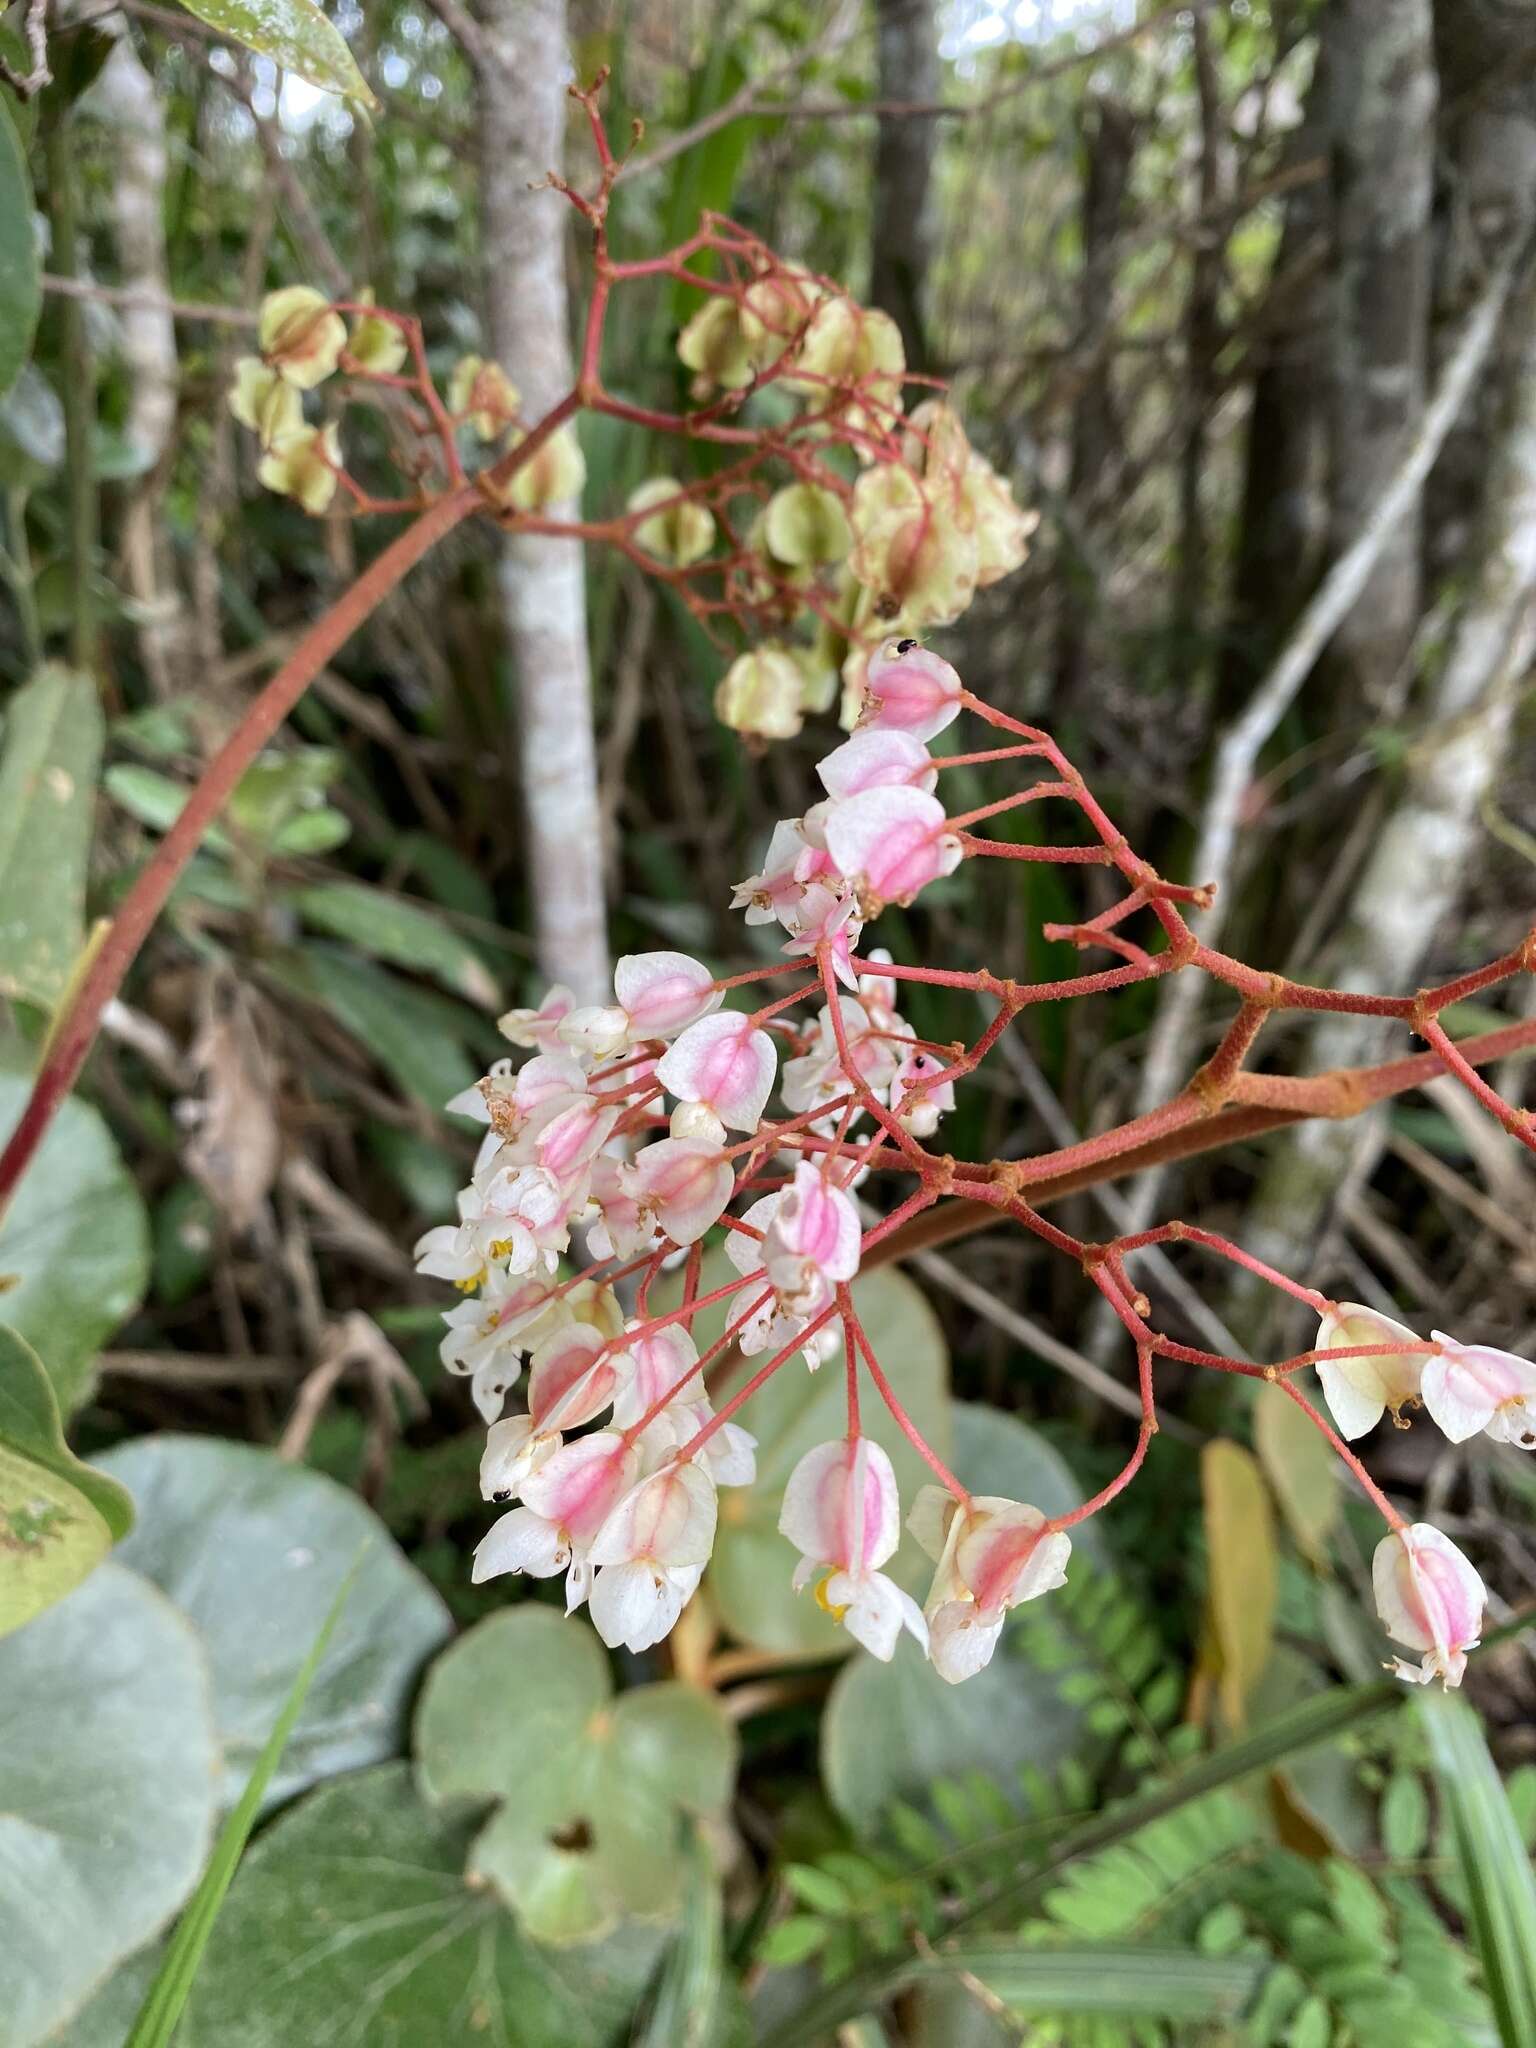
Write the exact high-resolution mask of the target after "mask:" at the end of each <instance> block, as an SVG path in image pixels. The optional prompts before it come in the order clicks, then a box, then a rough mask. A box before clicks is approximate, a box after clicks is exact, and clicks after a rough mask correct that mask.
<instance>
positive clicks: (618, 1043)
mask: <svg viewBox="0 0 1536 2048" xmlns="http://www.w3.org/2000/svg"><path fill="white" fill-rule="evenodd" d="M613 992H614V998H615V1000H614V1001H613V1002H612V1003H608V1004H589V1005H586V1006H584V1007H582V1008H581V1009H576V1010H572V1011H571V1012H570V1014H569V1015H568V1016H567V1017H565V1018H564V1019H563V1021H562V1022H561V1025H560V1036H561V1038H562V1039H563V1040H564V1041H565V1043H566V1044H567V1045H571V1046H575V1047H577V1048H578V1049H579V1050H580V1051H582V1052H584V1053H588V1054H590V1055H591V1056H592V1057H593V1058H594V1059H608V1058H609V1057H610V1056H611V1055H612V1054H614V1053H617V1052H621V1051H622V1050H623V1049H624V1048H625V1047H626V1046H630V1045H640V1044H643V1043H644V1042H645V1040H647V1039H650V1038H671V1037H672V1036H673V1035H674V1033H676V1032H679V1031H681V1030H682V1029H683V1028H684V1027H685V1026H686V1025H689V1024H692V1023H693V1022H695V1020H696V1019H697V1018H700V1017H703V1016H705V1015H707V1013H708V1012H709V1011H711V1010H715V1009H718V1008H719V1006H720V1003H721V1001H722V997H721V994H720V991H719V990H718V989H717V988H716V987H715V981H714V976H713V975H712V974H711V973H710V971H709V969H708V968H707V967H706V966H705V965H704V964H703V962H702V961H699V960H695V959H693V958H692V956H691V955H690V954H687V953H665V952H658V953H626V954H625V956H624V958H623V959H622V960H620V961H619V963H618V965H617V966H616V967H615V968H614V970H613Z"/></svg>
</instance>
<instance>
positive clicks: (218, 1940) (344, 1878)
mask: <svg viewBox="0 0 1536 2048" xmlns="http://www.w3.org/2000/svg"><path fill="white" fill-rule="evenodd" d="M474 1831H475V1824H474V1820H473V1817H471V1816H463V1815H459V1814H450V1813H437V1812H434V1811H433V1810H432V1809H431V1808H430V1807H428V1806H426V1805H425V1804H424V1803H423V1802H422V1800H421V1799H420V1797H419V1796H418V1795H417V1793H416V1791H415V1789H414V1787H413V1785H412V1781H411V1773H410V1768H409V1766H408V1765H405V1764H385V1765H382V1766H380V1767H379V1768H378V1769H376V1770H371V1771H361V1772H357V1773H354V1774H353V1775H351V1776H349V1777H345V1778H339V1779H337V1780H335V1781H334V1782H333V1783H331V1784H328V1785H324V1786H322V1787H321V1788H320V1789H319V1790H318V1791H315V1792H312V1793H311V1794H310V1795H309V1796H308V1798H306V1799H304V1800H302V1801H301V1802H300V1803H299V1804H298V1805H297V1806H295V1807H294V1808H293V1809H292V1810H291V1811H290V1812H288V1813H285V1814H283V1815H282V1816H281V1817H280V1818H279V1819H278V1820H276V1821H275V1822H274V1823H273V1824H272V1826H270V1827H269V1828H268V1829H266V1831H265V1832H264V1833H263V1834H262V1836H261V1837H260V1839H259V1840H258V1841H256V1842H255V1843H254V1844H253V1845H252V1847H251V1850H250V1852H249V1854H248V1855H247V1857H246V1859H245V1862H244V1864H243V1865H242V1866H241V1869H240V1871H239V1874H238V1875H237V1876H236V1878H235V1882H234V1884H233V1886H232V1887H231V1889H230V1893H229V1897H228V1899H227V1900H226V1901H225V1905H224V1910H223V1912H222V1913H221V1914H220V1916H219V1922H218V1925H217V1927H216V1928H215V1929H214V1932H213V1937H212V1939H211V1941H210V1942H209V1944H208V1949H207V1953H206V1956H205V1959H204V1963H203V1967H202V1970H201V1972H200V1973H199V1976H198V1980H197V1983H196V1985H195V1986H194V1988H193V1992H192V1997H191V2000H190V2001H189V2003H188V2006H187V2013H186V2018H185V2020H184V2021H183V2023H182V2029H181V2033H180V2034H179V2036H178V2037H177V2038H178V2048H232V2044H234V2043H237V2042H238V2043H239V2048H297V2044H300V2043H304V2044H307V2043H310V2042H319V2041H326V2040H331V2039H341V2040H351V2041H354V2042H356V2043H358V2044H359V2048H363V2044H372V2043H375V2042H377V2043H380V2044H384V2043H398V2044H399V2048H418V2044H420V2048H429V2044H432V2048H435V2044H437V2043H440V2042H442V2043H447V2042H453V2041H476V2042H478V2041H484V2042H486V2043H488V2044H490V2043H497V2044H503V2048H514V2044H515V2048H615V2044H616V2043H617V2042H619V2041H621V2040H622V2039H623V2038H624V2037H625V2031H626V2023H627V2020H628V2017H629V2014H630V2013H631V2012H632V2011H633V2009H634V2006H635V2003H636V2001H637V1999H638V1998H639V1995H640V1991H641V1988H642V1986H643V1985H644V1983H645V1980H646V1978H647V1977H648V1975H649V1974H650V1971H651V1969H652V1967H653V1965H654V1962H655V1959H656V1956H657V1953H658V1950H659V1948H660V1942H661V1937H660V1936H659V1935H658V1934H657V1933H655V1932H654V1931H652V1930H639V1929H635V1930H626V1931H622V1932H619V1933H615V1934H613V1935H610V1936H609V1938H608V1939H607V1940H605V1941H603V1942H602V1943H600V1944H597V1945H594V1946H592V1947H588V1948H583V1949H581V1950H579V1951H577V1952H575V1953H574V1954H573V1955H571V1956H569V1957H565V1956H562V1955H561V1954H560V1953H559V1952H557V1951H545V1950H540V1949H537V1948H536V1947H535V1946H534V1945H533V1944H532V1943H531V1942H530V1941H529V1939H528V1937H527V1936H526V1935H525V1934H524V1933H523V1932H522V1931H521V1930H520V1928H519V1927H518V1924H517V1922H516V1920H514V1919H513V1918H512V1916H511V1915H510V1914H509V1913H507V1912H506V1911H505V1910H504V1908H503V1907H502V1906H501V1904H500V1903H499V1901H498V1900H497V1898H496V1896H495V1894H494V1893H493V1892H491V1891H489V1890H486V1889H480V1890H475V1889H473V1888H471V1887H469V1886H466V1884H465V1882H464V1863H465V1858H466V1855H467V1854H468V1852H469V1848H470V1843H471V1841H472V1839H473V1835H474Z"/></svg>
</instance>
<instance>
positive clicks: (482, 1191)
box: [460, 1165, 570, 1273]
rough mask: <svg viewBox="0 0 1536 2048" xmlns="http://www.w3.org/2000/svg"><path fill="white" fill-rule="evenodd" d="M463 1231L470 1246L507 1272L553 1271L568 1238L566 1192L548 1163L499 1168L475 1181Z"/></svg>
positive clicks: (471, 1188)
mask: <svg viewBox="0 0 1536 2048" xmlns="http://www.w3.org/2000/svg"><path fill="white" fill-rule="evenodd" d="M460 1230H461V1232H462V1233H463V1235H464V1240H465V1243H466V1245H472V1246H473V1247H474V1249H475V1250H477V1251H478V1252H479V1253H480V1254H481V1255H482V1257H483V1258H484V1259H485V1260H486V1261H487V1262H488V1263H489V1262H492V1261H495V1262H499V1263H500V1264H502V1265H504V1266H505V1267H506V1269H507V1271H508V1272H509V1273H528V1272H531V1271H533V1270H534V1269H535V1268H536V1267H539V1266H543V1267H544V1268H545V1269H546V1270H550V1271H552V1270H553V1269H554V1266H555V1262H556V1257H557V1255H558V1254H559V1253H560V1252H563V1251H564V1250H565V1248H566V1245H567V1244H568V1243H569V1242H570V1232H569V1231H568V1230H567V1229H566V1193H565V1190H564V1189H563V1188H562V1187H561V1185H560V1182H559V1181H558V1180H557V1179H556V1177H555V1175H554V1174H553V1173H551V1172H550V1171H549V1170H548V1169H547V1168H546V1167H543V1166H517V1165H507V1166H500V1167H497V1168H495V1169H494V1170H493V1171H492V1172H491V1173H490V1174H489V1175H488V1176H487V1177H486V1178H485V1179H484V1180H483V1181H481V1182H472V1183H471V1185H470V1187H469V1190H468V1201H467V1206H466V1214H465V1219H464V1222H463V1223H462V1224H461V1225H460Z"/></svg>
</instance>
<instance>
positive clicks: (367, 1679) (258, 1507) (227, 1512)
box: [102, 1436, 451, 1804]
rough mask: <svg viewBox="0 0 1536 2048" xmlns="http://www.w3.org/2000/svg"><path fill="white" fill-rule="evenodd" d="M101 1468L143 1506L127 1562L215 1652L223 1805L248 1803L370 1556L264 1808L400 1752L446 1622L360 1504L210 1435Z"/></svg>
mask: <svg viewBox="0 0 1536 2048" xmlns="http://www.w3.org/2000/svg"><path fill="white" fill-rule="evenodd" d="M102 1463H103V1466H104V1468H105V1469H106V1470H107V1471H109V1472H111V1473H112V1474H113V1476H114V1477H116V1478H118V1479H121V1480H122V1481H123V1483H124V1484H125V1485H126V1486H127V1487H128V1489H129V1490H130V1492H131V1493H132V1494H133V1496H134V1499H135V1501H136V1502H137V1504H138V1511H139V1525H138V1527H137V1529H136V1530H135V1531H134V1533H133V1535H132V1536H131V1537H130V1538H129V1539H128V1541H127V1542H126V1543H125V1544H124V1545H123V1548H122V1552H121V1555H122V1557H123V1559H124V1561H125V1562H126V1563H128V1564H131V1565H134V1566H135V1567H136V1568H137V1569H138V1570H139V1571H141V1572H143V1573H144V1574H145V1576H146V1577H148V1578H151V1579H153V1580H154V1581H155V1583H156V1584H157V1585H159V1586H161V1587H163V1588H164V1590H165V1591H166V1592H167V1593H168V1594H169V1595H170V1597H171V1598H172V1599H173V1600H174V1601H175V1602H176V1604H177V1605H178V1606H179V1607H180V1608H181V1609H182V1610H183V1612H184V1613H186V1614H187V1615H188V1617H189V1618H190V1619H191V1620H192V1621H193V1622H194V1623H195V1624H196V1626H197V1628H198V1629H199V1630H200V1632H201V1633H202V1635H203V1637H204V1639H205V1641H206V1642H207V1645H208V1651H209V1656H210V1658H211V1660H212V1664H213V1682H214V1701H215V1707H216V1711H217V1714H218V1725H219V1734H220V1737H221V1739H222V1741H223V1744H224V1761H225V1778H224V1782H223V1785H222V1788H221V1789H222V1793H223V1796H224V1799H225V1800H226V1802H228V1801H232V1800H234V1799H235V1798H237V1797H238V1796H239V1793H240V1790H241V1788H242V1786H243V1785H244V1783H245V1780H246V1777H247V1775H248V1773H249V1771H250V1768H251V1765H252V1764H253V1763H254V1761H255V1759H256V1756H257V1753H258V1752H259V1751H260V1749H261V1746H262V1744H263V1743H264V1742H265V1741H266V1739H267V1736H268V1734H269V1732H270V1730H271V1727H272V1723H273V1722H274V1721H275V1720H276V1719H277V1715H278V1711H279V1709H280V1708H281V1706H282V1703H283V1701H284V1700H285V1699H286V1698H287V1696H288V1692H289V1689H290V1688H291V1686H292V1684H293V1681H294V1679H295V1677H296V1676H297V1673H298V1670H299V1666H300V1665H301V1664H302V1663H303V1661H304V1659H305V1657H306V1656H307V1655H308V1653H309V1648H310V1645H311V1644H312V1643H313V1642H314V1640H315V1637H316V1636H317V1635H318V1634H319V1632H320V1625H321V1623H322V1622H323V1621H324V1619H325V1617H326V1615H327V1613H328V1612H329V1610H330V1606H331V1602H332V1601H333V1600H334V1599H335V1597H336V1589H337V1587H338V1586H339V1585H340V1583H341V1581H342V1579H343V1577H344V1576H345V1575H346V1572H347V1570H348V1568H349V1566H350V1565H351V1564H352V1561H353V1559H354V1558H356V1557H357V1555H358V1553H359V1551H362V1552H363V1558H362V1563H361V1565H360V1567H359V1570H358V1573H357V1577H356V1579H355V1580H354V1581H353V1584H352V1590H351V1592H350V1593H349V1594H348V1596H347V1604H346V1606H345V1608H344V1609H343V1610H342V1616H341V1620H340V1622H339V1623H338V1625H337V1628H336V1632H335V1634H334V1635H333V1637H332V1638H331V1642H330V1647H329V1648H328V1649H327V1651H326V1653H325V1656H324V1658H323V1659H322V1660H321V1664H320V1669H319V1671H318V1672H317V1673H316V1676H315V1681H314V1684H313V1685H312V1686H311V1687H310V1691H309V1696H308V1698H307V1699H306V1701H305V1703H304V1711H303V1712H302V1714H301V1715H300V1716H299V1722H298V1726H297V1727H296V1728H295V1729H294V1731H293V1734H292V1735H291V1736H290V1738H289V1741H288V1746H287V1748H286V1749H285V1750H284V1752H283V1759H282V1762H281V1763H280V1764H279V1765H278V1767H277V1771H276V1774H275V1775H274V1777H273V1779H272V1783H271V1785H270V1787H269V1788H268V1795H267V1796H268V1801H269V1803H271V1804H276V1803H277V1802H278V1801H280V1800H283V1799H289V1798H291V1797H292V1796H293V1794H294V1793H295V1792H299V1791H302V1790H303V1789H304V1788H305V1787H306V1786H308V1785H312V1784H313V1783H314V1782H315V1781H316V1780H317V1779H319V1778H324V1777H329V1776H330V1775H331V1774H332V1773H333V1772H336V1771H346V1770H354V1769H356V1768H357V1766H358V1765H360V1764H369V1763H377V1762H378V1761H380V1760H381V1759H382V1758H384V1757H388V1756H394V1755H396V1754H398V1752H399V1750H400V1749H401V1748H402V1746H403V1742H404V1733H405V1726H406V1720H407V1716H408V1712H409V1707H410V1701H411V1696H412V1693H413V1691H414V1688H415V1683H416V1677H417V1674H418V1672H419V1671H420V1670H421V1667H422V1665H423V1664H424V1663H425V1661H426V1660H427V1658H428V1657H430V1656H431V1655H432V1653H433V1652H434V1651H435V1650H437V1649H438V1648H439V1647H440V1646H441V1645H442V1643H443V1642H445V1641H446V1639H447V1637H448V1635H449V1633H450V1630H451V1623H450V1620H449V1616H448V1610H447V1609H446V1607H445V1606H444V1605H443V1602H442V1600H441V1599H440V1598H439V1597H438V1595H437V1593H436V1592H434V1591H433V1589H432V1587H431V1586H430V1585H429V1584H428V1583H427V1581H426V1580H425V1579H424V1578H423V1577H422V1575H421V1574H420V1573H419V1572H418V1571H417V1570H416V1569H415V1568H414V1566H412V1565H410V1564H408V1563H407V1562H406V1560H405V1558H404V1557H403V1556H402V1555H401V1553H400V1551H399V1550H398V1549H397V1548H396V1546H395V1544H394V1543H393V1542H392V1540H391V1539H390V1537H389V1535H388V1533H387V1532H386V1531H385V1529H384V1527H383V1525H382V1524H381V1523H380V1522H379V1520H378V1518H377V1517H376V1516H375V1515H374V1514H373V1513H372V1512H371V1511H370V1510H369V1509H368V1508H367V1507H365V1506H364V1505H363V1503H362V1502H361V1501H360V1500H359V1499H358V1498H357V1496H356V1495H355V1494H352V1493H349V1492H348V1491H347V1490H346V1488H345V1487H342V1486H338V1485H336V1483H335V1482H334V1481H333V1480H330V1479H327V1478H325V1477H323V1476H322V1475H321V1474H320V1473H318V1472H310V1471H307V1470H306V1469H305V1468H304V1467H303V1466H297V1465H289V1464H286V1463H285V1462H284V1461H283V1460H282V1459H281V1458H279V1457H277V1456H276V1455H275V1453H273V1452H271V1451H263V1450H257V1449H255V1448H253V1447H252V1446H251V1445H249V1444H233V1443H223V1442H220V1441H218V1440H217V1439H215V1438H212V1437H207V1438H205V1437H178V1436H150V1437H140V1438H138V1439H137V1441H135V1442H133V1443H130V1444H124V1445H122V1446H121V1447H120V1448H119V1449H117V1450H115V1451H112V1452H109V1453H108V1455H107V1456H106V1457H105V1458H104V1459H103V1461H102Z"/></svg>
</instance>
